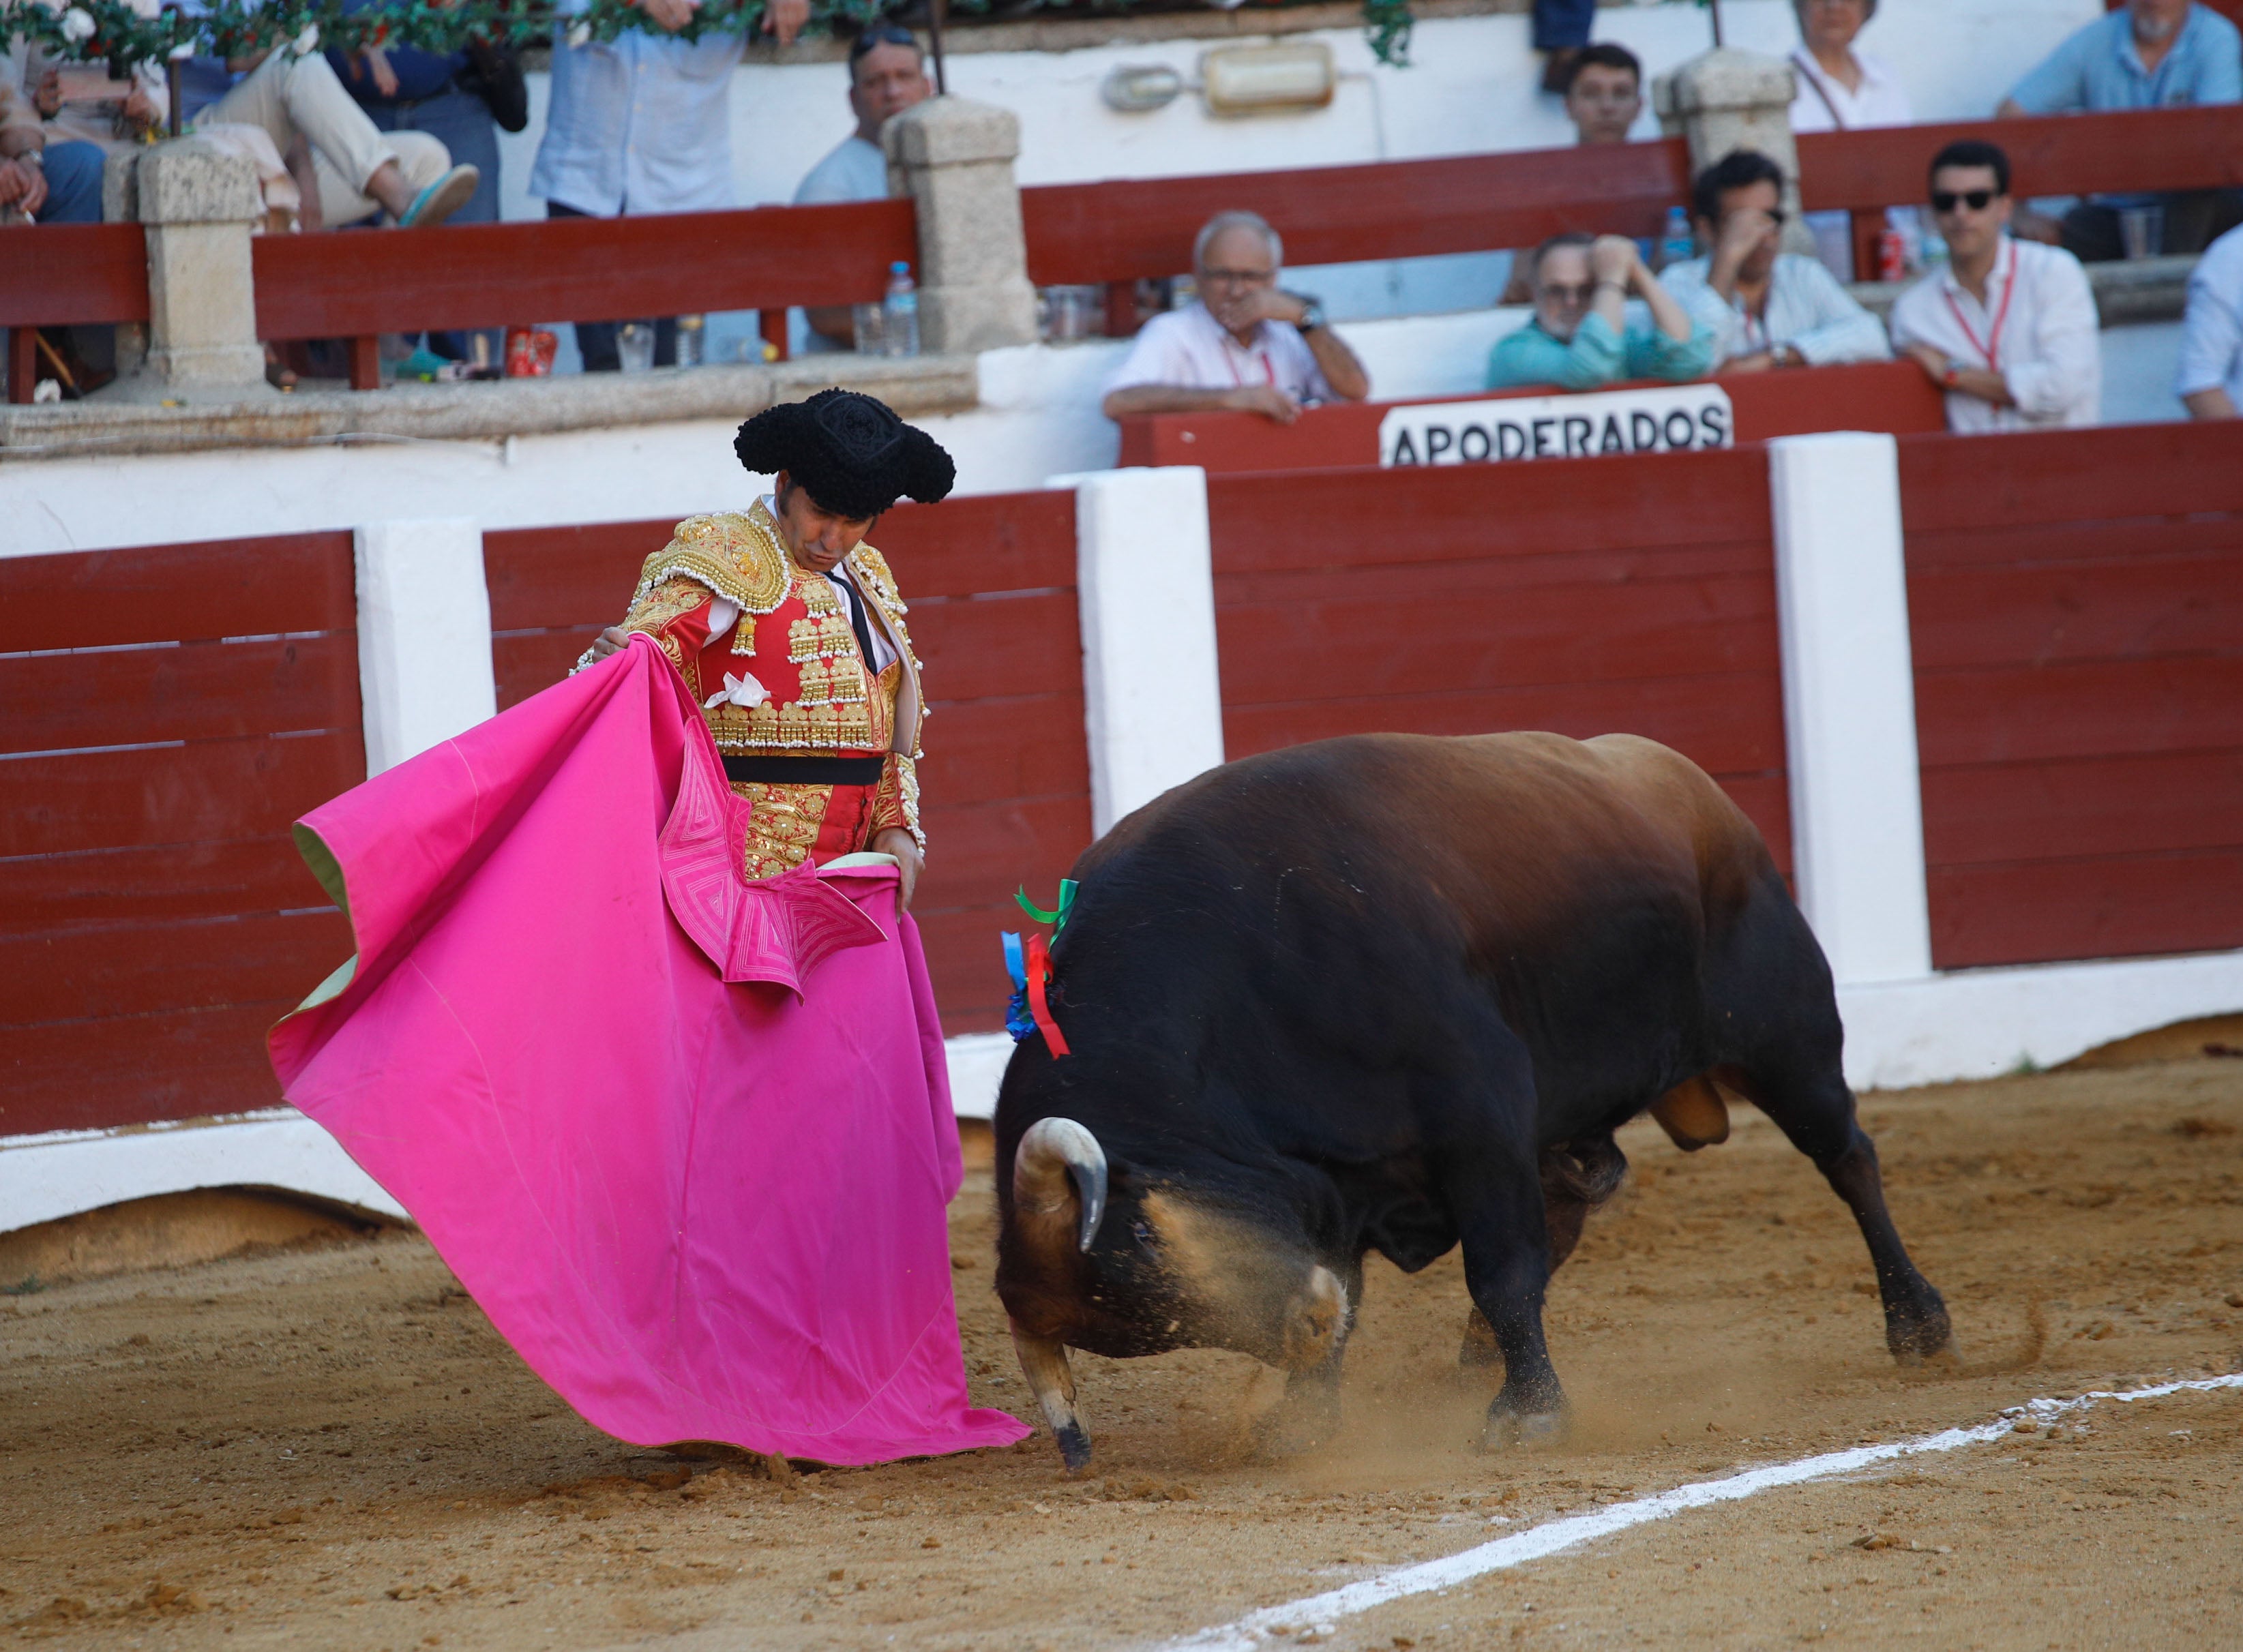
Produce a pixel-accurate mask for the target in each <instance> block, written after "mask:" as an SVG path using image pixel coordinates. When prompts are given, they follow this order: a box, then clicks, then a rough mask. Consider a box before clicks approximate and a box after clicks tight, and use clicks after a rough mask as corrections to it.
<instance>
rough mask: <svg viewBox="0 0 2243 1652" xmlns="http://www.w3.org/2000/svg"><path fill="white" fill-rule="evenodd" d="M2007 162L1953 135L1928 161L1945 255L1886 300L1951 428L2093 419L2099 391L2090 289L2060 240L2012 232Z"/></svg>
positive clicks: (1895, 330) (1898, 340)
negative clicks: (1943, 399) (1937, 392)
mask: <svg viewBox="0 0 2243 1652" xmlns="http://www.w3.org/2000/svg"><path fill="white" fill-rule="evenodd" d="M2014 205H2015V203H2014V202H2012V201H2011V198H2010V160H2009V157H2008V156H2006V155H2004V153H2003V152H2002V151H2000V150H1998V149H1997V148H1996V147H1995V146H1994V145H1993V144H1986V143H1979V142H1977V141H1975V140H1966V141H1963V142H1961V143H1954V144H1948V146H1947V147H1946V148H1944V149H1943V150H1941V151H1939V153H1938V154H1937V156H1936V157H1935V158H1933V160H1932V163H1931V212H1932V217H1933V218H1935V219H1936V220H1937V223H1938V225H1939V232H1940V233H1941V234H1942V235H1943V236H1945V237H1946V238H1947V250H1948V257H1949V262H1948V265H1947V266H1946V267H1945V268H1944V269H1942V270H1936V271H1934V272H1932V273H1931V274H1930V275H1927V276H1925V277H1924V278H1923V280H1921V281H1918V282H1917V283H1916V285H1914V286H1912V287H1910V288H1909V290H1908V291H1907V292H1903V293H1902V294H1901V296H1900V301H1899V302H1898V303H1896V304H1895V305H1894V306H1893V312H1892V334H1893V342H1894V344H1896V346H1899V348H1900V350H1901V351H1902V353H1903V354H1906V355H1908V356H1910V357H1912V358H1913V359H1915V360H1916V362H1917V363H1918V364H1919V365H1920V366H1922V367H1923V371H1924V372H1925V373H1927V374H1928V375H1929V376H1930V379H1931V381H1932V382H1933V383H1934V384H1936V385H1938V386H1940V387H1941V388H1942V389H1943V390H1944V391H1945V392H1946V393H1947V426H1948V428H1949V429H1950V430H1958V431H1984V430H2020V429H2027V428H2032V427H2038V426H2057V425H2091V424H2093V423H2094V422H2095V420H2096V418H2097V415H2098V413H2099V411H2100V408H2101V404H2102V400H2103V357H2102V349H2101V345H2100V342H2099V340H2098V337H2097V332H2096V316H2095V295H2094V293H2093V292H2091V290H2090V289H2089V287H2088V285H2087V272H2086V271H2085V270H2083V269H2081V268H2080V267H2079V260H2078V259H2076V258H2074V257H2072V255H2071V253H2069V252H2065V250H2064V249H2063V248H2061V247H2053V246H2043V245H2039V244H2038V243H2035V242H2031V241H2019V240H2016V239H2014V238H2011V236H2010V235H2009V234H2008V233H2007V232H2008V229H2009V224H2010V214H2011V210H2012V208H2013V207H2014Z"/></svg>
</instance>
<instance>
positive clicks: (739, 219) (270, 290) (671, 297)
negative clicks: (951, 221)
mask: <svg viewBox="0 0 2243 1652" xmlns="http://www.w3.org/2000/svg"><path fill="white" fill-rule="evenodd" d="M916 225H917V219H916V218H915V217H914V215H913V208H912V204H911V202H910V201H908V200H906V199H895V200H886V201H852V202H846V203H843V204H840V205H826V206H764V207H757V208H755V209H753V210H751V211H748V212H678V213H670V214H664V215H663V216H661V217H656V218H554V219H549V220H548V221H546V222H543V223H535V224H464V225H444V226H443V227H442V228H440V229H434V230H421V231H415V232H413V233H412V234H410V235H388V234H383V233H381V232H352V233H346V234H340V235H261V236H259V237H258V238H257V239H256V240H255V241H254V242H253V244H252V247H251V253H252V259H253V266H254V269H255V272H256V279H257V330H258V333H259V336H260V337H263V338H266V339H314V338H339V337H356V338H368V337H371V336H373V335H374V334H377V333H381V332H421V331H423V330H426V329H445V328H454V327H500V326H508V325H509V324H515V323H520V324H523V325H527V324H529V323H531V322H536V321H549V320H554V319H570V320H583V321H612V320H617V319H630V318H632V317H634V316H652V315H677V314H680V313H690V312H695V311H709V310H755V309H785V307H786V306H790V305H798V304H857V303H870V302H872V301H873V300H876V299H879V297H880V296H881V295H882V294H883V293H884V292H886V291H887V281H888V266H889V265H890V264H891V263H892V262H893V261H894V260H895V259H903V260H905V261H906V263H910V264H913V265H916V264H917V263H918V261H919V247H918V240H917V233H918V232H917V228H916ZM352 383H353V384H354V386H357V387H358V388H360V389H361V390H364V389H371V388H373V387H374V386H373V385H372V384H371V383H368V382H366V381H365V377H364V374H363V373H361V371H360V369H359V367H358V366H356V365H355V364H354V369H353V374H352Z"/></svg>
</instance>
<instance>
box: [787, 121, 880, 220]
mask: <svg viewBox="0 0 2243 1652" xmlns="http://www.w3.org/2000/svg"><path fill="white" fill-rule="evenodd" d="M887 194H888V158H887V155H886V151H883V150H882V149H881V148H880V146H879V144H869V143H866V141H865V140H864V139H863V138H859V137H858V136H857V134H856V133H854V132H851V133H850V134H849V135H848V136H847V137H846V138H843V139H842V140H841V141H840V143H839V144H837V145H836V146H835V147H834V148H833V150H832V151H831V152H830V153H828V154H827V155H826V157H825V159H824V160H822V161H820V162H818V165H815V166H813V167H812V168H811V169H810V171H808V172H807V173H806V174H805V175H804V178H803V180H802V185H801V187H799V188H798V189H797V190H796V191H794V204H795V205H797V206H817V205H821V204H822V203H825V202H829V201H880V200H886V198H887Z"/></svg>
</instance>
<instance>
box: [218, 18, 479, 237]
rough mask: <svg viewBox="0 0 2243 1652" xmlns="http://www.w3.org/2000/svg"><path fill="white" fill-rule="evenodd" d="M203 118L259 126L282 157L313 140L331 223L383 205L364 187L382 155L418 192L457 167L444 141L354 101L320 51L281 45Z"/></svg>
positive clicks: (324, 212)
mask: <svg viewBox="0 0 2243 1652" xmlns="http://www.w3.org/2000/svg"><path fill="white" fill-rule="evenodd" d="M206 121H211V122H217V121H226V122H233V123H237V124H245V125H250V126H262V127H263V128H264V129H265V130H266V132H268V133H269V134H271V136H272V138H273V143H274V144H275V145H277V146H278V147H279V149H280V152H281V153H282V154H283V155H286V153H287V152H288V146H289V145H290V144H293V143H294V142H295V140H296V139H297V138H298V137H299V136H301V137H302V138H304V140H305V141H306V143H308V144H310V145H311V146H312V171H313V176H314V177H316V178H318V179H319V185H320V220H321V221H322V222H323V223H325V224H327V225H330V226H333V225H341V224H355V223H357V222H358V221H359V220H360V218H372V217H373V216H374V214H375V213H376V212H380V211H381V202H379V201H377V200H375V199H374V198H373V197H372V196H370V195H368V194H367V192H366V185H367V179H368V178H372V177H373V176H374V173H375V171H377V170H378V169H379V168H380V167H381V164H382V163H383V162H384V161H395V162H396V163H397V170H398V171H400V172H401V173H402V174H403V175H404V178H405V181H406V183H407V184H408V185H411V187H412V189H413V191H414V193H415V194H418V193H419V192H420V191H421V190H423V189H426V188H427V187H428V185H431V184H433V183H434V182H435V181H436V180H437V179H438V178H441V177H442V176H443V175H444V174H445V173H446V172H447V171H449V170H450V168H451V165H452V157H451V155H450V153H449V152H448V151H447V150H446V149H445V148H444V145H443V144H442V143H441V141H440V140H438V139H436V138H431V137H429V136H428V134H427V133H426V132H385V131H381V130H380V129H379V128H377V127H376V126H375V125H374V123H373V122H372V121H371V120H368V119H367V115H366V111H364V110H362V109H360V107H359V106H358V105H357V104H355V103H354V102H353V101H352V100H351V95H350V94H349V93H348V92H347V91H344V90H343V84H342V82H341V81H340V80H337V79H336V78H335V71H333V70H332V69H330V68H329V67H327V59H326V58H325V57H321V56H320V54H319V53H317V52H313V53H312V54H311V55H310V56H308V57H297V56H295V55H294V54H293V52H291V51H290V50H289V49H288V48H287V47H286V46H277V47H275V48H274V49H273V52H272V53H271V55H270V56H268V57H266V59H265V61H264V62H263V63H261V64H258V65H257V67H256V69H255V70H254V71H252V72H251V73H250V74H249V75H248V76H247V77H246V78H245V79H244V80H243V81H242V83H241V84H239V85H238V86H236V87H235V88H234V89H233V90H232V91H230V92H228V93H226V96H225V97H221V98H219V100H218V101H217V102H216V103H214V104H212V105H211V106H210V107H209V108H207V109H205V110H204V111H202V112H201V113H200V114H199V115H197V116H196V117H195V124H196V125H198V126H199V125H201V124H204V123H205V122H206Z"/></svg>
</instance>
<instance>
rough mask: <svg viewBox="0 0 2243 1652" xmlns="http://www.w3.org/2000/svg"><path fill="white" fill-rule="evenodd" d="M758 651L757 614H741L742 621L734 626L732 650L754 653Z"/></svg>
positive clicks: (739, 652)
mask: <svg viewBox="0 0 2243 1652" xmlns="http://www.w3.org/2000/svg"><path fill="white" fill-rule="evenodd" d="M755 651H756V616H755V615H754V614H741V615H740V622H739V623H738V625H736V626H734V627H733V628H732V652H733V653H735V654H753V653H754V652H755Z"/></svg>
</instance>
